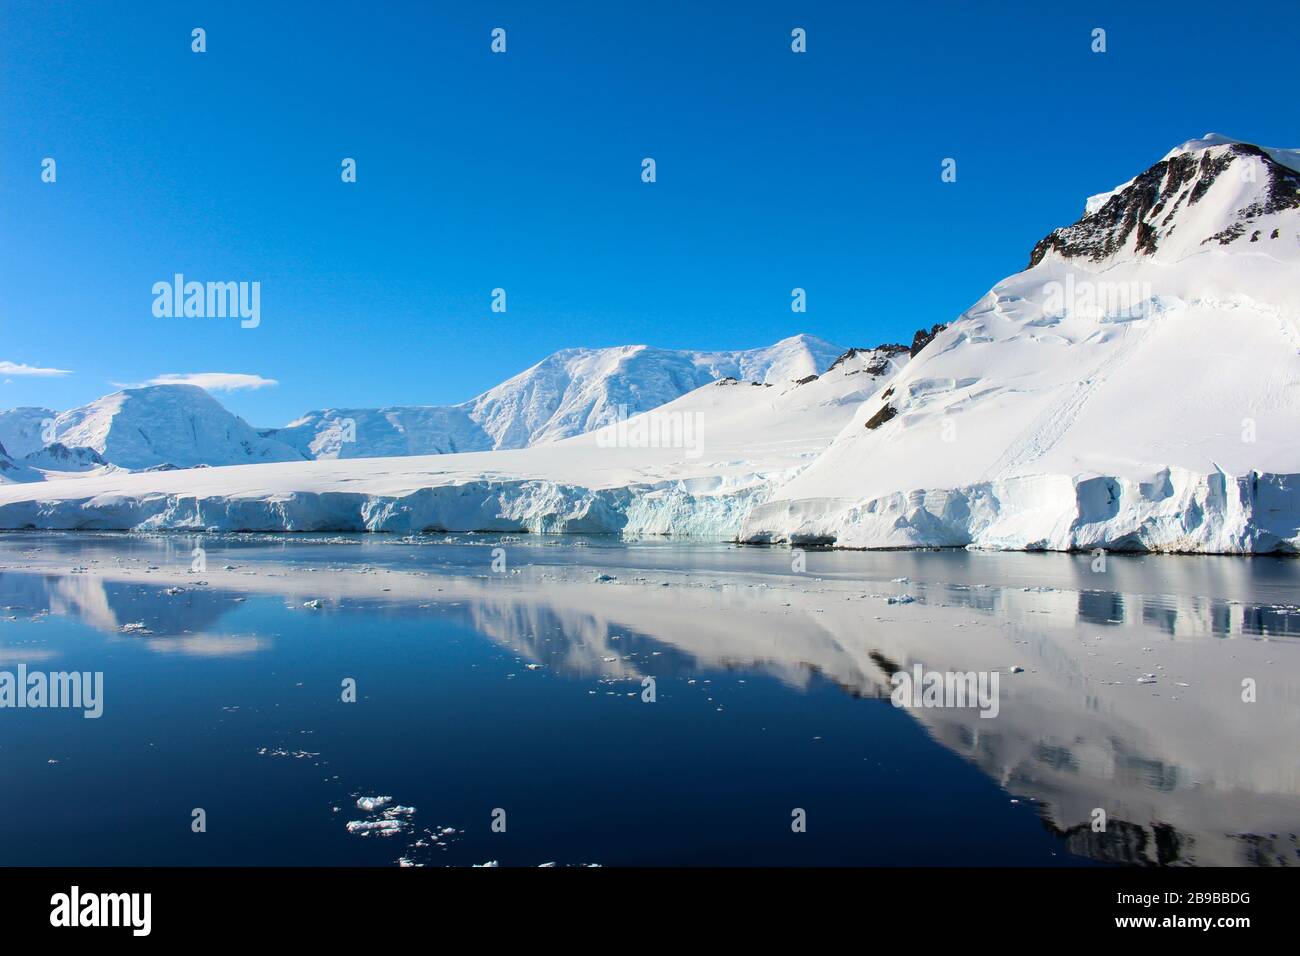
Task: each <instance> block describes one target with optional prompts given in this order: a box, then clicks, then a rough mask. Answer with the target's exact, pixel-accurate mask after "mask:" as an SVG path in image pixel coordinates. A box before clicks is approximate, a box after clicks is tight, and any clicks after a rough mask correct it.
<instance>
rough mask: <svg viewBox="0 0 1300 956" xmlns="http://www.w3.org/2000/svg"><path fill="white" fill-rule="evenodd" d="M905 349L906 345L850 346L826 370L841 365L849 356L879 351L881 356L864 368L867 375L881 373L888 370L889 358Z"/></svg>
mask: <svg viewBox="0 0 1300 956" xmlns="http://www.w3.org/2000/svg"><path fill="white" fill-rule="evenodd" d="M906 351H907V346H906V345H877V346H876V347H875V348H873V349H859V348H852V349H849V350H848V351H847V352H845V353H844V354H843V355H841V356H840V357H839V358H837V359H836V360H835V361H834V362H832V363H831V365H830V368H828V369H827V370H826V371H828V372H829V371H830V370H831V369H833V368H837V367H838V366H840V365H843V364H844V363H845V362H847V361H848V360H849V359H851V358H854V357H855V356H858V355H863V354H865V353H868V352H878V353H881V357H880V358H879V359H878V360H877V361H875V362H873V363H872V364H871V366H870V367H868V368H867V369H865V371H866V372H867V374H868V375H881V374H883V373H884V372H886V371H888V369H889V360H890V359H891V358H893V357H894V356H895V355H898V354H899V353H900V352H906Z"/></svg>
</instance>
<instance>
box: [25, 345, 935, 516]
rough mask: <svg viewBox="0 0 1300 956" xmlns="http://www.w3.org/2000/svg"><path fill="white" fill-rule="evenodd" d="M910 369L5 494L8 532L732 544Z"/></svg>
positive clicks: (857, 356)
mask: <svg viewBox="0 0 1300 956" xmlns="http://www.w3.org/2000/svg"><path fill="white" fill-rule="evenodd" d="M909 360H910V354H909V349H908V348H907V347H906V346H902V345H890V346H883V347H880V348H877V349H868V350H851V351H850V352H848V353H846V354H845V355H844V356H843V357H842V359H841V360H840V361H837V362H835V363H832V364H833V366H834V367H833V368H831V369H828V370H827V371H826V372H825V373H824V374H822V375H821V376H815V375H812V374H810V375H808V376H805V377H804V378H803V379H802V380H796V381H787V382H785V383H783V384H780V385H776V384H770V383H769V384H763V383H759V382H745V381H739V380H736V379H734V378H724V379H719V380H717V381H712V382H710V383H709V384H707V385H704V386H701V387H700V388H697V389H695V390H694V391H692V392H689V393H687V394H686V395H683V396H681V397H680V398H677V399H674V400H673V401H672V402H669V403H667V404H665V405H663V406H660V407H659V408H656V409H652V410H651V411H649V412H644V413H642V414H640V415H634V416H632V417H630V418H627V419H616V420H614V421H612V422H611V423H610V424H608V425H603V426H602V427H600V428H597V429H595V430H594V431H589V432H586V433H584V434H581V435H577V436H574V437H573V438H567V439H563V440H561V441H557V442H548V443H545V444H540V445H534V446H532V447H529V448H524V449H503V450H499V451H488V452H469V453H458V454H448V455H429V456H421V457H403V458H365V459H355V460H345V461H336V460H318V461H306V462H303V461H300V462H288V463H283V464H267V465H241V466H239V467H234V468H208V469H203V470H202V471H201V472H197V471H170V472H154V473H148V474H141V473H135V474H128V473H125V472H118V473H114V474H104V475H95V476H83V477H76V478H66V479H62V480H59V481H51V482H47V483H45V484H44V485H43V486H41V488H40V489H39V491H32V490H27V491H16V490H14V489H15V488H16V487H17V486H5V487H4V488H0V527H17V528H23V527H57V528H140V529H145V528H209V527H217V528H225V529H241V530H258V531H270V530H278V529H288V530H295V531H307V530H331V529H332V530H355V531H366V530H369V531H396V532H409V531H426V530H480V529H481V530H519V529H531V530H534V531H589V532H608V531H635V530H639V531H644V532H646V533H680V534H718V533H731V534H734V533H735V531H736V530H737V529H738V528H739V525H740V521H741V520H742V519H743V517H744V515H745V514H746V513H747V512H748V510H749V509H750V508H751V507H752V506H753V505H754V504H755V503H756V502H759V501H762V500H764V499H765V497H766V496H767V495H768V494H770V492H771V489H772V487H773V486H774V484H775V483H777V482H779V481H781V480H783V479H785V478H788V477H789V476H791V475H793V474H795V473H797V472H798V471H799V470H800V469H802V468H805V467H806V466H807V464H808V463H809V462H811V461H813V460H814V459H816V457H817V456H818V455H819V454H821V453H822V452H823V451H824V450H825V449H826V448H827V446H828V445H829V444H830V442H831V440H832V439H833V438H834V437H835V435H836V434H837V433H839V431H840V430H841V428H842V427H843V425H844V424H845V423H846V422H847V421H848V420H849V419H850V418H851V417H852V416H853V415H854V413H855V411H856V410H857V409H858V408H859V407H860V406H861V405H862V403H863V402H864V401H867V400H868V399H869V398H870V397H871V396H872V395H874V394H875V393H877V392H878V391H879V390H880V388H881V386H882V384H883V383H884V382H887V381H888V380H889V379H890V378H891V377H892V376H894V375H896V374H897V372H898V370H899V369H901V368H906V366H907V362H908V361H909Z"/></svg>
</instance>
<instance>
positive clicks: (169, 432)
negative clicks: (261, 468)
mask: <svg viewBox="0 0 1300 956" xmlns="http://www.w3.org/2000/svg"><path fill="white" fill-rule="evenodd" d="M53 428H54V437H55V441H56V442H58V443H60V444H62V445H63V446H65V447H66V448H68V449H76V448H85V449H91V450H93V451H94V452H96V453H98V455H99V456H100V457H101V458H102V459H104V460H105V461H108V462H111V463H113V464H115V465H119V466H121V467H124V468H151V467H155V466H158V465H173V466H175V467H178V468H188V467H192V466H194V465H236V464H243V463H246V462H255V461H294V460H298V459H300V458H301V457H302V456H301V455H299V454H298V453H297V452H296V451H294V450H293V449H292V448H290V447H289V446H287V445H285V444H284V443H282V442H278V441H274V440H268V439H266V438H263V437H262V436H261V435H259V434H258V433H257V432H256V431H255V430H254V429H253V428H251V427H250V426H249V425H248V423H247V422H245V421H244V420H243V419H242V418H240V417H238V416H237V415H232V414H231V413H230V412H228V411H227V410H226V409H225V407H223V406H222V404H221V403H220V402H218V401H217V400H216V399H215V398H213V397H212V396H211V395H209V394H208V393H207V392H205V391H204V390H203V389H201V388H199V387H198V386H196V385H149V386H144V387H142V388H127V389H123V390H122V391H120V392H114V393H113V394H111V395H106V396H104V397H103V398H100V399H97V400H96V401H93V402H91V403H90V404H88V405H82V406H81V407H79V408H74V409H71V410H69V411H66V412H63V413H62V414H60V415H58V416H57V417H56V418H55V419H54V426H53Z"/></svg>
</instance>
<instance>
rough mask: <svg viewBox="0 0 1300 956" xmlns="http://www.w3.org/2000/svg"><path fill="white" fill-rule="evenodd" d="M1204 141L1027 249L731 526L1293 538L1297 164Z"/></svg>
mask: <svg viewBox="0 0 1300 956" xmlns="http://www.w3.org/2000/svg"><path fill="white" fill-rule="evenodd" d="M1199 142H1200V141H1193V143H1192V144H1185V145H1184V146H1183V147H1180V148H1179V149H1176V150H1174V151H1173V153H1171V154H1170V158H1169V159H1166V160H1162V161H1161V162H1160V163H1157V164H1156V165H1155V166H1153V167H1152V168H1151V169H1150V170H1148V171H1147V172H1145V173H1143V174H1142V175H1141V176H1139V177H1136V178H1135V179H1134V180H1132V181H1131V182H1130V183H1128V184H1126V185H1125V186H1124V187H1121V188H1120V189H1119V190H1117V191H1115V192H1114V193H1112V194H1110V195H1109V196H1108V197H1107V198H1105V200H1104V202H1102V203H1100V204H1098V203H1096V202H1091V203H1090V204H1089V208H1090V209H1091V210H1092V211H1091V212H1089V213H1088V214H1086V215H1085V217H1084V218H1083V219H1081V220H1080V221H1079V222H1078V223H1076V224H1075V225H1073V226H1070V227H1068V228H1066V229H1058V230H1056V231H1055V232H1053V233H1052V234H1051V235H1050V236H1048V237H1047V238H1046V239H1044V240H1043V241H1042V242H1040V243H1039V244H1038V246H1037V247H1036V248H1035V250H1034V253H1033V256H1032V257H1031V268H1029V269H1028V270H1026V271H1025V272H1022V273H1019V274H1018V275H1015V276H1012V277H1011V278H1009V279H1006V280H1004V281H1003V282H1001V283H999V284H998V285H997V286H995V287H994V288H993V290H992V291H990V292H989V293H988V294H987V295H986V296H984V298H983V299H981V300H980V301H979V302H978V303H977V304H976V305H975V306H974V307H972V308H971V309H970V310H968V311H967V312H966V313H964V314H963V315H962V316H961V317H960V318H959V319H958V320H957V321H956V322H954V323H953V324H952V325H951V326H949V328H947V329H946V330H945V331H944V332H942V333H941V334H940V335H939V336H938V337H937V338H936V339H935V340H934V342H933V343H932V344H931V346H930V347H928V348H927V349H926V350H925V351H924V352H922V353H921V355H920V356H919V357H918V358H917V360H916V361H915V362H914V363H913V364H911V365H910V366H909V367H908V368H907V369H906V370H905V371H904V372H903V373H902V374H900V376H899V377H898V378H897V379H896V380H895V381H894V382H893V383H892V390H891V392H890V394H888V395H882V396H881V397H880V398H878V399H875V400H873V401H872V402H869V403H868V404H867V405H865V406H864V407H863V408H862V409H861V410H860V411H859V413H858V414H857V415H856V416H855V418H854V420H853V421H852V422H850V423H849V424H848V425H847V426H846V427H845V429H844V430H843V431H842V432H841V434H840V435H839V436H837V438H836V440H835V442H834V443H832V445H831V447H830V448H829V449H828V450H827V451H826V453H825V454H824V455H822V456H821V458H820V459H819V460H818V461H817V462H815V463H814V464H813V465H812V466H810V467H809V468H808V469H806V470H805V471H804V472H802V473H801V474H799V475H798V476H796V477H795V478H793V479H792V480H790V481H789V482H787V483H786V484H785V485H783V486H782V487H781V488H779V489H777V490H776V491H775V492H774V493H773V495H772V497H771V500H770V501H768V502H767V503H765V504H764V505H762V506H761V507H758V508H756V509H755V511H754V512H753V513H752V514H751V515H750V516H749V517H748V520H747V521H746V523H745V528H744V531H743V532H742V537H744V538H745V539H747V540H753V541H799V540H820V541H828V542H834V543H836V544H838V545H841V546H850V547H906V546H915V545H950V546H960V545H970V544H974V545H978V546H982V547H1005V548H1053V549H1079V548H1093V547H1106V548H1133V549H1148V550H1176V551H1217V552H1250V551H1272V550H1288V551H1294V550H1297V548H1298V547H1300V442H1297V440H1296V439H1297V436H1298V435H1300V242H1298V241H1297V239H1298V238H1300V176H1298V175H1297V174H1296V173H1295V172H1294V171H1292V170H1291V169H1290V168H1289V167H1288V166H1287V165H1283V164H1279V163H1277V162H1276V161H1275V160H1274V159H1273V158H1272V155H1273V154H1275V153H1278V152H1279V151H1272V152H1266V151H1263V150H1260V149H1258V148H1256V147H1253V146H1245V145H1239V144H1232V143H1220V142H1217V140H1216V142H1214V143H1213V144H1212V145H1204V144H1202V145H1198V143H1199ZM1288 155H1289V154H1288ZM886 407H887V409H888V411H884V410H885V409H886ZM882 411H883V413H884V416H887V418H888V420H887V421H884V422H883V423H882V424H877V425H876V426H875V427H868V424H869V423H870V422H871V421H872V419H873V418H874V417H877V416H881V415H882Z"/></svg>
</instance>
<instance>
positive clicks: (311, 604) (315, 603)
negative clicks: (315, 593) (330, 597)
mask: <svg viewBox="0 0 1300 956" xmlns="http://www.w3.org/2000/svg"><path fill="white" fill-rule="evenodd" d="M302 606H303V607H305V608H310V609H311V610H313V611H317V610H319V609H320V598H312V599H311V600H310V601H303V602H302Z"/></svg>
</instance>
